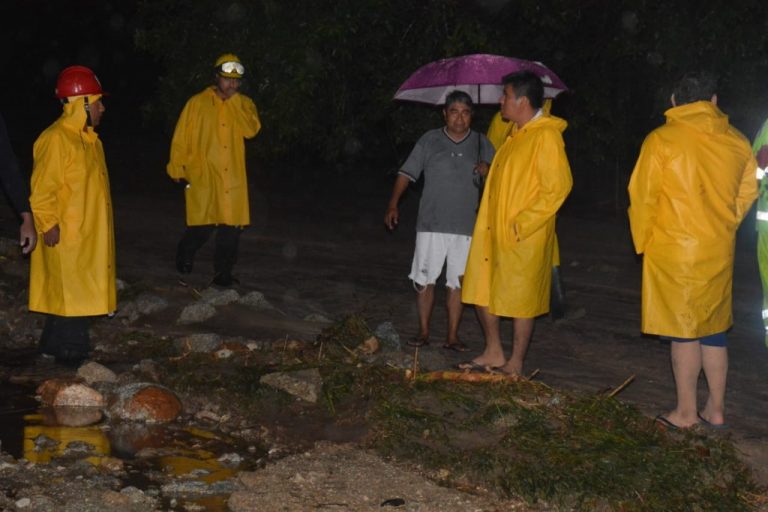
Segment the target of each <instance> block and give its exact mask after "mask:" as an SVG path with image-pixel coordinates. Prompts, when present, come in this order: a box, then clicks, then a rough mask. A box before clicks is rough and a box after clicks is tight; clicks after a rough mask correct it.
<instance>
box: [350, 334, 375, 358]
mask: <svg viewBox="0 0 768 512" xmlns="http://www.w3.org/2000/svg"><path fill="white" fill-rule="evenodd" d="M380 347H381V344H380V343H379V340H378V338H376V336H371V337H370V338H368V339H367V340H365V341H363V342H362V343H361V344H359V345H358V346H357V347H356V348H355V350H356V351H357V352H359V353H360V354H364V355H371V354H375V353H376V352H378V351H379V348H380Z"/></svg>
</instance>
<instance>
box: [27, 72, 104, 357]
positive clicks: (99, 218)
mask: <svg viewBox="0 0 768 512" xmlns="http://www.w3.org/2000/svg"><path fill="white" fill-rule="evenodd" d="M103 95H104V92H103V91H102V89H101V84H100V83H99V80H98V78H96V75H95V74H94V73H93V71H91V70H90V69H88V68H86V67H84V66H71V67H68V68H66V69H64V70H63V71H62V72H61V73H60V74H59V77H58V80H57V82H56V97H57V98H58V99H59V100H61V102H62V104H63V113H62V115H61V117H59V118H58V119H57V120H56V121H55V122H54V123H53V124H52V125H50V126H49V127H48V128H46V129H45V130H44V131H43V133H42V134H40V136H39V137H38V139H37V141H35V145H34V166H33V169H32V183H31V190H32V193H31V196H30V199H29V202H30V205H31V206H32V213H33V215H34V219H35V225H36V226H37V230H38V232H39V233H40V238H41V239H42V241H43V243H40V244H38V245H37V248H36V249H35V250H34V251H33V252H32V261H31V265H30V279H29V309H30V310H31V311H37V312H40V313H45V314H46V315H47V316H46V322H45V327H44V328H43V334H42V337H41V340H40V348H41V351H42V352H43V354H48V355H51V356H54V357H56V360H57V361H59V362H61V363H65V364H79V363H80V362H82V361H83V360H84V359H86V358H87V357H88V352H89V351H90V338H89V334H88V326H89V318H90V317H92V316H98V315H106V314H110V313H113V312H114V311H115V307H116V301H117V300H116V292H115V238H114V231H113V227H112V200H111V198H110V192H109V177H108V175H107V165H106V162H105V161H104V149H103V148H102V145H101V141H100V140H99V136H98V134H97V133H96V132H95V131H94V128H95V127H96V126H98V125H99V122H100V121H101V116H102V115H103V114H104V110H105V109H104V105H103V104H102V101H101V99H102V96H103Z"/></svg>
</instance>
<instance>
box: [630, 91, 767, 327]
mask: <svg viewBox="0 0 768 512" xmlns="http://www.w3.org/2000/svg"><path fill="white" fill-rule="evenodd" d="M665 115H666V117H667V123H666V124H665V125H664V126H661V127H659V128H657V129H656V130H654V131H653V132H651V133H650V135H648V137H647V138H646V139H645V142H644V143H643V147H642V149H641V151H640V156H639V158H638V161H637V164H636V165H635V169H634V171H633V173H632V178H631V179H630V182H629V197H630V208H629V220H630V226H631V229H632V239H633V241H634V245H635V249H636V251H637V253H638V254H641V253H644V254H645V258H644V260H643V306H642V330H643V332H646V333H649V334H660V335H665V336H674V337H680V338H691V339H695V338H699V337H701V336H707V335H710V334H717V333H719V332H723V331H725V330H726V329H728V328H729V327H730V326H731V324H732V316H731V285H732V276H733V258H734V250H735V247H734V246H735V237H736V230H737V229H738V226H739V223H740V222H741V220H742V219H743V218H744V216H745V215H746V213H747V211H748V210H749V208H750V206H751V204H752V202H753V201H754V200H755V198H756V197H757V183H756V181H755V169H756V167H757V163H756V162H755V160H754V158H753V157H752V151H751V148H750V145H749V142H748V141H747V139H746V138H745V137H744V136H743V135H742V134H741V133H739V132H738V130H736V129H735V128H733V127H732V126H730V125H729V124H728V117H727V116H726V115H725V114H723V113H722V112H721V111H720V110H719V109H718V108H717V107H716V106H715V105H714V104H713V103H711V102H709V101H699V102H695V103H689V104H686V105H682V106H679V107H674V108H672V109H669V110H668V111H667V112H666V113H665Z"/></svg>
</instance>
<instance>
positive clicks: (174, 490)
mask: <svg viewBox="0 0 768 512" xmlns="http://www.w3.org/2000/svg"><path fill="white" fill-rule="evenodd" d="M234 488H235V484H234V483H233V482H232V481H231V480H219V481H218V482H213V483H210V484H208V483H205V482H200V481H197V480H188V481H181V482H172V483H169V484H165V485H163V486H162V488H161V489H162V491H163V495H165V496H187V495H190V494H191V495H198V496H211V495H214V494H229V493H231V492H232V491H233V490H234Z"/></svg>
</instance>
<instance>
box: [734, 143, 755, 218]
mask: <svg viewBox="0 0 768 512" xmlns="http://www.w3.org/2000/svg"><path fill="white" fill-rule="evenodd" d="M756 170H757V160H755V158H754V157H752V158H750V159H749V161H748V162H747V165H746V166H745V167H744V171H743V172H742V174H741V183H740V184H739V194H738V195H737V196H736V216H737V217H738V222H741V221H742V220H743V219H744V217H745V216H746V215H747V212H749V209H750V208H751V207H752V203H753V202H754V200H755V198H756V197H757V180H756V179H755V171H756Z"/></svg>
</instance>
